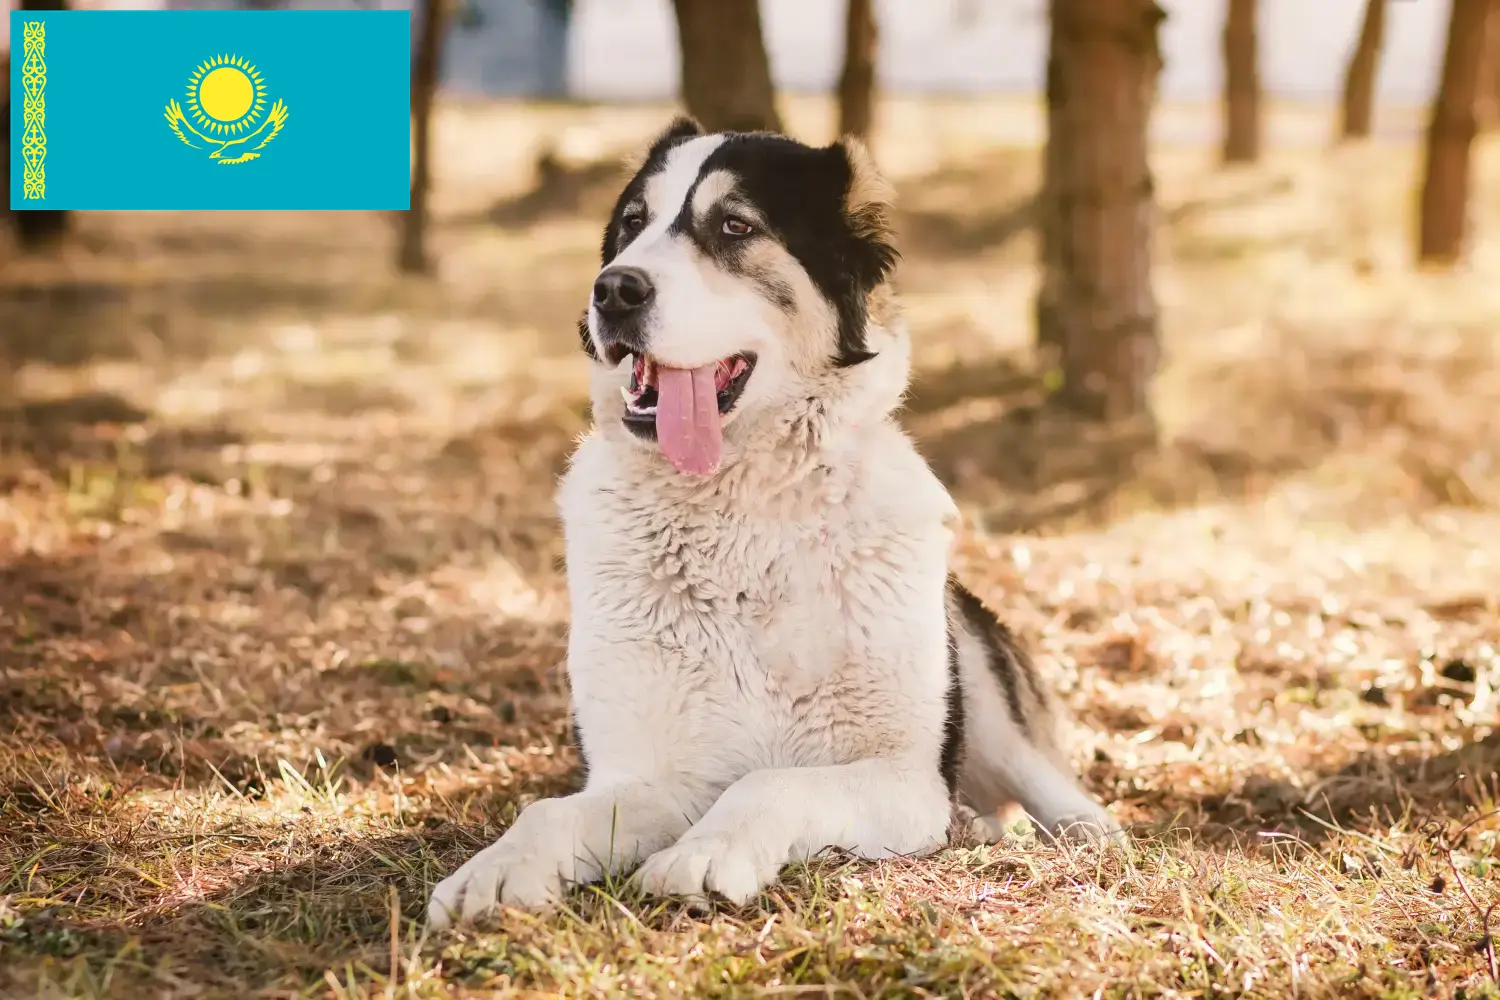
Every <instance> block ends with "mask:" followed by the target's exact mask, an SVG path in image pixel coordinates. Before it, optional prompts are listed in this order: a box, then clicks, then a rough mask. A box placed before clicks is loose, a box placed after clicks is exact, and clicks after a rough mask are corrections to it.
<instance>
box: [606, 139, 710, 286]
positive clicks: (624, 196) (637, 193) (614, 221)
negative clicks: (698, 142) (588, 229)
mask: <svg viewBox="0 0 1500 1000" xmlns="http://www.w3.org/2000/svg"><path fill="white" fill-rule="evenodd" d="M702 134H703V127H702V126H701V125H699V124H698V123H697V122H696V121H694V120H693V119H691V118H688V117H686V116H679V117H677V118H674V119H672V124H671V125H668V126H667V130H666V131H665V132H663V133H662V134H661V135H659V136H657V137H656V140H655V141H654V142H652V143H651V146H650V148H649V149H647V150H646V158H645V159H644V160H642V161H641V165H640V167H639V169H637V170H636V172H635V176H634V177H632V178H631V179H630V183H628V184H626V185H625V190H623V191H621V192H620V197H618V198H616V199H615V207H614V209H613V211H611V212H610V213H609V224H608V225H606V226H605V227H604V239H603V241H602V243H601V246H600V248H599V265H600V266H601V267H605V266H608V264H609V262H610V261H612V260H614V259H615V258H616V257H617V256H619V254H620V251H621V250H623V249H625V242H622V241H621V239H620V235H621V233H620V225H621V220H622V219H623V218H624V215H625V209H626V208H627V207H629V206H630V204H631V203H632V202H636V201H639V200H640V199H641V197H642V195H643V194H644V192H645V189H646V182H647V181H648V180H650V179H651V177H652V176H653V175H655V174H657V173H659V172H661V169H662V167H664V166H665V165H666V162H667V154H668V153H670V152H672V150H674V149H676V148H677V147H678V146H680V145H682V144H683V143H684V142H687V141H688V140H689V139H695V138H697V137H698V136H700V135H702Z"/></svg>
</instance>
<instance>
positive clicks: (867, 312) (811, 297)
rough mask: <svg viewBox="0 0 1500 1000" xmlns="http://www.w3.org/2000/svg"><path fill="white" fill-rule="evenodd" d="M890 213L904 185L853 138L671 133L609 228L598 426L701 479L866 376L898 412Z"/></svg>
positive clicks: (900, 354) (588, 327) (597, 335)
mask: <svg viewBox="0 0 1500 1000" xmlns="http://www.w3.org/2000/svg"><path fill="white" fill-rule="evenodd" d="M889 215H890V188H889V186H888V185H887V184H886V183H885V182H884V181H883V180H882V179H881V178H880V176H879V174H877V172H876V171H875V167H874V165H873V164H872V162H871V161H870V158H869V155H868V154H867V153H866V151H865V149H864V147H863V146H862V145H860V144H859V143H858V142H857V141H854V140H843V141H840V142H837V143H834V144H833V145H830V146H825V147H822V148H813V147H810V146H806V145H803V144H802V143H800V142H797V141H795V140H793V139H789V138H786V137H785V136H780V135H774V134H770V133H763V132H752V133H718V134H713V135H705V134H704V133H703V132H702V130H701V129H700V128H699V127H698V126H697V124H695V123H694V122H692V121H690V120H687V119H678V120H677V121H675V122H673V123H672V126H671V127H670V128H669V129H667V131H666V132H665V133H663V134H662V135H661V136H660V137H659V138H658V139H657V140H656V141H655V143H653V144H652V145H651V147H650V149H649V151H648V152H647V154H646V156H645V159H644V161H643V162H642V164H641V166H640V167H639V169H638V170H637V171H636V173H635V175H634V176H633V177H632V178H631V180H630V182H629V183H628V184H626V186H625V189H624V191H623V192H621V194H620V197H619V199H618V200H617V202H616V203H615V208H614V212H613V213H612V214H611V216H610V220H609V225H608V226H607V227H606V229H605V231H604V246H603V254H602V264H603V267H602V268H601V270H600V271H599V273H598V275H597V276H596V278H595V280H594V286H593V292H592V297H591V299H590V302H589V308H588V314H587V317H586V319H585V320H584V321H583V322H582V323H581V324H580V331H579V332H580V336H581V339H582V342H583V347H584V350H585V351H587V352H588V354H589V355H590V357H592V358H594V359H595V361H597V362H598V368H599V370H598V372H597V377H596V378H595V379H594V387H595V392H594V408H595V417H596V420H597V421H598V422H599V423H600V424H601V426H602V425H605V424H606V423H615V424H617V425H618V426H623V428H624V429H625V430H626V431H627V432H628V434H627V435H626V436H627V437H629V438H630V439H632V440H634V441H636V442H639V443H640V445H641V446H642V447H649V448H658V447H659V448H660V450H661V451H662V453H663V454H664V455H665V456H666V457H667V459H668V460H670V461H671V463H672V465H673V466H675V467H676V468H677V469H678V470H679V471H681V472H685V473H692V474H698V475H704V474H709V473H712V472H715V471H717V470H718V469H719V468H720V467H721V465H722V464H723V463H725V462H726V461H728V460H732V457H733V455H734V454H735V453H736V451H737V449H736V448H735V445H736V444H737V443H743V442H740V441H738V439H748V438H749V437H750V436H752V435H755V434H766V433H769V432H770V429H771V428H773V427H774V426H776V422H777V420H778V419H779V420H780V421H781V423H782V425H785V424H786V422H787V420H788V417H787V413H788V411H795V410H796V409H798V408H803V409H805V408H807V407H809V406H816V407H821V408H824V409H826V408H827V407H829V406H830V405H833V401H836V400H837V399H839V398H843V397H847V396H850V395H851V391H853V394H854V395H858V394H859V393H858V392H857V390H858V388H859V383H860V382H861V381H863V382H871V381H879V382H880V383H881V384H882V385H885V386H891V387H893V388H892V391H889V392H887V393H886V394H885V395H886V396H888V397H889V398H884V399H881V400H879V401H878V402H876V403H875V404H874V405H876V406H877V407H882V408H884V409H885V410H888V409H889V408H890V407H891V406H892V405H894V404H895V403H896V401H897V399H898V398H899V394H900V392H901V390H902V389H903V388H904V385H905V378H906V364H907V361H906V349H905V346H906V345H905V341H904V331H901V332H899V333H898V332H897V331H896V330H895V329H894V328H895V327H896V326H897V324H896V323H894V322H893V320H894V316H893V315H887V314H888V313H891V312H892V305H891V303H892V296H891V294H890V290H889V288H888V287H887V285H886V282H887V280H888V278H889V276H890V272H891V270H892V267H893V265H894V264H895V260H896V256H897V254H896V250H895V246H894V243H893V240H892V233H891V228H890V222H889ZM883 351H888V352H889V353H890V354H891V357H890V358H889V359H888V362H887V363H884V364H883V363H881V361H880V355H881V354H882V352H883ZM896 369H899V370H896ZM867 395H868V393H867ZM726 442H727V443H728V447H726ZM726 453H727V455H728V458H726Z"/></svg>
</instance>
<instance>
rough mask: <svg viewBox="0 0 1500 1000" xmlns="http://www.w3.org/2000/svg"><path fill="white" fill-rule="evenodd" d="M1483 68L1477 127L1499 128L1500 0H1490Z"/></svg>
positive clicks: (1480, 80)
mask: <svg viewBox="0 0 1500 1000" xmlns="http://www.w3.org/2000/svg"><path fill="white" fill-rule="evenodd" d="M1485 38H1486V39H1487V40H1486V42H1485V51H1484V70H1483V72H1482V74H1481V76H1480V78H1479V109H1478V112H1477V113H1478V116H1479V127H1480V128H1482V129H1493V128H1500V0H1492V4H1491V6H1490V18H1489V24H1488V28H1487V30H1486V33H1485Z"/></svg>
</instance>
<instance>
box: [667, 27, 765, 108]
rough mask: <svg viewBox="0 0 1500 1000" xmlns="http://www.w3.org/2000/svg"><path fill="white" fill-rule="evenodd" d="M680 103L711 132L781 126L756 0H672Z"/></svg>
mask: <svg viewBox="0 0 1500 1000" xmlns="http://www.w3.org/2000/svg"><path fill="white" fill-rule="evenodd" d="M672 6H673V7H674V8H675V9H676V11H677V38H678V42H679V43H680V46H681V50H682V103H683V104H684V105H685V106H686V108H687V112H688V114H690V115H692V116H693V117H694V118H696V119H698V121H699V123H700V124H702V126H703V127H704V128H705V129H707V130H709V131H710V132H722V131H736V132H753V131H756V130H758V129H764V130H766V131H772V132H780V131H781V116H780V115H778V114H777V113H776V93H775V90H774V89H773V88H772V86H771V61H770V59H769V57H768V56H767V55H766V42H765V38H764V37H763V35H762V32H761V26H760V4H759V2H758V0H672Z"/></svg>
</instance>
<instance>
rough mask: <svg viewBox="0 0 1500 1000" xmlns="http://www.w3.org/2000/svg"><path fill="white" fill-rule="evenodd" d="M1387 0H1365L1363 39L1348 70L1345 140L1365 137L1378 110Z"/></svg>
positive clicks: (1367, 135) (1358, 44)
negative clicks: (1377, 89)
mask: <svg viewBox="0 0 1500 1000" xmlns="http://www.w3.org/2000/svg"><path fill="white" fill-rule="evenodd" d="M1385 3H1386V0H1365V20H1364V23H1363V24H1362V25H1361V26H1360V29H1359V41H1358V42H1357V43H1356V44H1355V46H1354V54H1353V55H1352V56H1350V57H1349V68H1348V69H1347V70H1346V71H1345V72H1344V123H1343V129H1342V133H1341V134H1342V136H1343V138H1345V139H1365V138H1368V137H1369V135H1370V122H1371V120H1372V119H1373V118H1374V113H1375V72H1376V70H1378V69H1379V68H1380V49H1381V46H1383V45H1384V44H1385Z"/></svg>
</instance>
